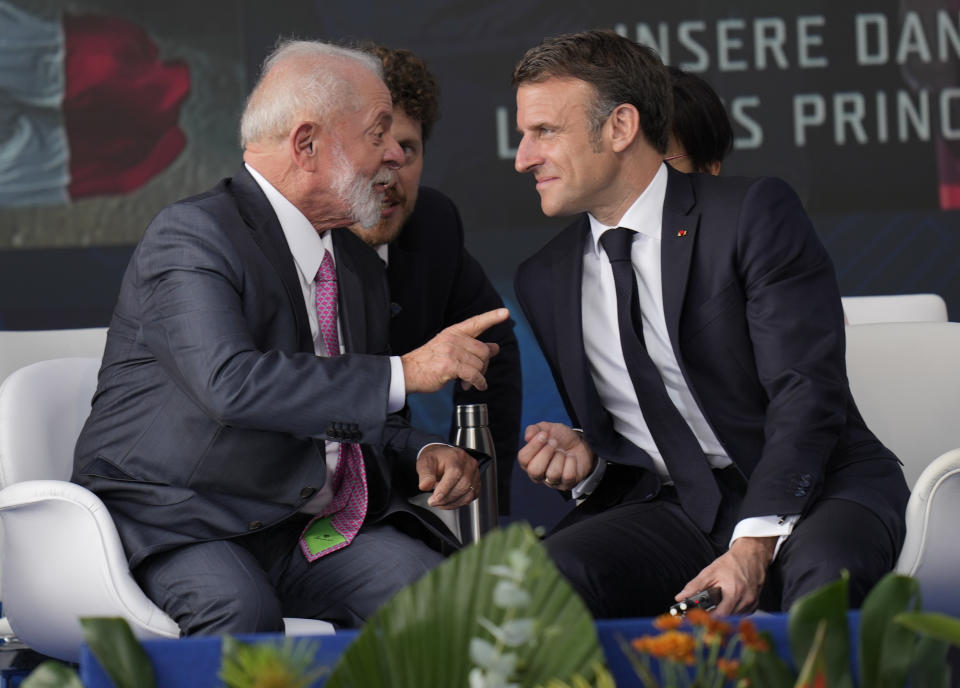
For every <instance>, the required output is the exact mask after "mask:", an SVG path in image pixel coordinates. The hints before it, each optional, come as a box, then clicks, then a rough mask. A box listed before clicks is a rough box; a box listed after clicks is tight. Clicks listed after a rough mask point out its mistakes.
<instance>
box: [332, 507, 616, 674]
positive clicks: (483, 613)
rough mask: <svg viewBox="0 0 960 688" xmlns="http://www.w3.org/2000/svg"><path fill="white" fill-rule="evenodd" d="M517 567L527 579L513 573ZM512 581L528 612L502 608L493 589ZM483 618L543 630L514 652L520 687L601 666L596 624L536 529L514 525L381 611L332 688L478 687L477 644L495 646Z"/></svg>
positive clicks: (348, 655) (345, 656) (345, 658)
mask: <svg viewBox="0 0 960 688" xmlns="http://www.w3.org/2000/svg"><path fill="white" fill-rule="evenodd" d="M500 567H505V568H507V569H509V570H510V571H511V575H510V576H509V577H501V576H502V574H503V573H505V571H504V570H503V569H501V568H500ZM518 571H525V573H524V575H523V576H516V577H515V574H516V572H518ZM511 579H512V580H518V581H519V582H520V587H521V588H522V589H523V590H525V591H526V592H527V594H528V596H529V603H528V604H527V605H525V606H523V608H522V609H517V608H515V607H512V606H508V607H500V606H498V605H497V604H496V603H495V600H494V590H495V588H496V587H497V585H498V584H499V583H501V582H502V581H504V580H511ZM516 606H519V605H516ZM481 618H484V619H488V620H489V622H490V623H491V624H493V625H494V626H497V627H504V625H505V624H506V623H507V622H509V621H514V620H517V619H518V618H524V619H533V620H534V622H535V626H534V627H535V628H536V629H537V632H536V633H535V634H533V635H532V636H531V638H530V640H531V642H529V643H526V644H523V645H522V646H520V647H516V648H509V651H510V653H515V654H516V655H517V664H518V666H519V667H520V671H519V672H518V674H517V675H516V676H510V677H507V680H508V681H509V682H516V683H518V684H519V685H520V686H522V687H523V688H532V687H533V686H537V685H545V684H546V683H547V682H548V681H549V680H550V679H553V678H558V679H560V680H563V681H569V680H571V677H572V676H573V675H575V674H577V673H579V674H581V675H583V676H593V675H595V671H594V670H593V666H594V664H596V663H602V662H603V652H602V651H601V649H600V645H599V642H598V641H597V634H596V627H595V625H594V622H593V618H592V617H591V616H590V613H589V612H588V611H587V608H586V607H585V606H584V604H583V601H582V600H581V599H580V598H579V597H578V596H577V595H576V593H574V591H573V590H572V588H570V585H569V583H567V581H566V580H565V579H564V578H563V576H562V575H561V574H560V572H559V571H558V570H557V569H556V567H555V566H554V565H553V563H552V562H551V561H550V559H549V557H548V556H547V554H546V551H545V549H544V548H543V545H542V544H541V543H540V542H539V540H538V539H537V537H536V535H535V534H534V532H533V531H532V530H531V529H530V527H529V526H528V525H527V524H525V523H514V524H511V525H510V526H509V527H507V528H505V529H503V530H494V531H492V532H490V533H489V534H487V535H486V536H484V537H483V538H481V539H480V541H479V542H477V543H476V544H474V545H471V546H470V547H466V548H464V549H463V550H461V551H460V552H457V553H456V554H454V555H453V556H452V557H450V558H449V559H448V560H447V561H445V562H443V563H442V564H441V565H440V566H438V567H437V568H435V569H434V570H432V571H430V572H429V573H427V574H426V575H425V576H423V577H422V578H421V579H420V580H418V581H416V582H415V583H413V584H412V585H410V586H408V587H406V588H404V589H403V590H401V591H400V592H398V593H397V594H396V595H395V596H394V597H393V599H391V600H390V601H388V602H387V603H386V604H385V605H383V606H382V607H381V608H380V609H379V610H378V611H377V612H376V613H375V614H374V615H373V616H372V617H371V618H370V619H369V620H368V621H367V622H366V624H365V625H364V626H363V628H362V629H361V631H360V633H359V634H358V636H357V638H356V639H355V640H354V641H353V642H352V643H351V644H350V646H349V647H348V648H347V649H346V651H345V652H344V653H343V655H342V656H341V658H340V662H339V663H338V664H337V666H336V667H335V668H334V671H333V674H332V675H331V677H330V679H329V680H328V682H327V684H326V686H327V688H351V687H352V688H377V687H379V686H384V687H387V686H416V688H450V687H451V686H468V685H473V684H472V683H471V681H473V682H476V681H478V680H479V679H480V677H481V674H480V673H478V672H473V674H472V675H471V670H472V669H475V668H476V667H475V665H474V663H473V662H471V659H470V649H471V644H472V643H473V639H479V640H483V641H484V642H485V643H487V644H488V645H491V646H494V647H495V646H496V643H497V641H496V639H495V638H494V637H493V636H492V635H491V634H490V633H489V632H488V631H487V630H486V629H485V628H484V627H483V626H482V625H481V623H480V619H481ZM554 628H556V629H562V631H563V632H562V633H555V634H553V635H551V636H550V637H549V638H547V637H546V636H547V633H548V629H554ZM534 641H536V642H534ZM506 649H507V648H506V647H502V648H501V650H500V652H501V653H502V652H504V651H506Z"/></svg>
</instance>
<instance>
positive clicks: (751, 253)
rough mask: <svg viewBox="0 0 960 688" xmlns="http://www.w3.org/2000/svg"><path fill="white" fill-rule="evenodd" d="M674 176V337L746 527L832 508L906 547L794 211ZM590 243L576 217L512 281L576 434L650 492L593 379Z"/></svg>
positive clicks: (830, 290)
mask: <svg viewBox="0 0 960 688" xmlns="http://www.w3.org/2000/svg"><path fill="white" fill-rule="evenodd" d="M667 169H668V170H669V181H668V185H667V192H666V199H665V203H664V210H663V233H662V250H661V264H662V287H663V304H664V315H665V316H666V324H667V330H668V332H669V335H670V341H671V344H672V346H673V351H674V354H675V355H676V358H677V362H678V363H679V365H680V369H681V371H682V373H683V376H684V379H685V380H686V382H687V384H688V385H689V387H690V390H691V392H692V393H693V396H694V398H695V399H696V402H697V404H698V406H699V407H700V410H701V411H702V412H703V414H704V416H705V417H706V419H707V422H708V423H709V424H710V426H711V427H712V428H713V430H714V432H715V433H716V435H717V438H718V439H719V441H720V442H721V444H722V445H723V447H724V448H725V449H726V451H727V453H728V454H729V456H730V458H731V459H732V460H733V462H734V463H735V464H736V466H737V467H738V468H739V470H740V471H741V472H742V474H743V475H744V476H745V477H746V478H747V479H748V488H747V492H746V495H745V497H744V500H743V503H742V505H741V510H740V517H741V518H747V517H751V516H765V515H773V514H803V513H805V512H806V511H807V510H808V509H809V508H810V506H811V505H812V504H813V503H814V502H815V501H816V500H818V499H821V498H825V497H837V498H843V499H849V500H852V501H854V502H857V503H860V504H862V505H864V506H866V507H868V508H869V509H871V510H872V511H873V512H874V513H876V514H877V515H878V516H880V518H881V519H882V520H883V522H884V523H885V524H886V526H887V527H888V529H889V530H890V533H891V535H892V537H894V538H895V539H896V541H901V540H902V537H903V514H904V510H905V508H906V501H907V498H908V494H909V492H908V489H907V487H906V483H905V482H904V479H903V475H902V472H901V471H900V468H899V464H898V462H897V459H896V457H894V456H893V454H892V453H891V452H890V451H889V450H887V449H886V448H885V447H884V446H883V445H882V444H881V443H880V442H879V441H878V440H877V438H876V437H875V436H874V435H873V434H872V433H871V432H870V431H869V430H868V429H867V427H866V425H865V424H864V422H863V418H862V417H861V416H860V413H859V411H858V410H857V407H856V405H855V404H854V401H853V398H852V397H851V394H850V388H849V385H848V382H847V378H846V366H845V360H844V347H845V344H844V329H843V327H844V326H843V312H842V309H841V305H840V295H839V290H838V287H837V284H836V278H835V275H834V269H833V264H832V262H831V260H830V258H829V256H828V255H827V252H826V250H825V249H824V248H823V246H822V244H821V243H820V241H819V240H818V238H817V236H816V233H815V231H814V228H813V226H812V224H811V222H810V220H809V218H808V217H807V215H806V213H805V212H804V210H803V208H802V206H801V203H800V200H799V198H797V196H796V194H795V193H794V192H793V190H792V189H791V188H790V187H789V186H788V185H787V184H785V183H784V182H783V181H781V180H778V179H772V178H764V179H756V180H755V179H746V178H734V177H713V176H710V175H701V174H694V175H685V174H682V173H679V172H676V171H675V170H673V169H672V168H670V167H668V168H667ZM589 236H590V226H589V222H588V220H587V218H586V216H585V215H584V216H582V217H580V218H579V219H577V220H576V221H575V222H574V223H573V224H571V225H570V226H568V227H567V228H566V229H565V230H564V231H563V232H561V233H560V234H559V235H558V236H557V237H555V238H554V239H553V240H552V241H551V242H550V243H548V244H547V245H546V246H545V247H544V248H543V249H541V250H540V251H539V252H538V253H537V254H535V255H534V256H533V257H531V258H530V259H528V260H527V261H526V262H525V263H523V264H522V265H521V266H520V268H519V269H518V272H517V276H516V291H517V296H518V298H519V300H520V303H521V306H522V308H523V310H524V312H525V314H526V315H527V318H528V319H529V321H530V324H531V327H532V328H533V331H534V333H535V335H536V337H537V340H538V342H539V344H540V346H541V348H542V349H543V353H544V355H545V357H546V359H547V362H548V363H549V365H550V367H551V370H552V372H553V375H554V378H555V379H556V382H557V386H558V388H559V390H560V394H561V396H562V398H563V401H564V404H565V405H566V409H567V412H568V413H569V415H570V418H571V419H572V421H573V422H574V423H575V424H577V425H579V426H580V427H582V428H583V430H584V433H585V436H586V440H587V442H588V443H589V445H590V446H591V447H592V448H593V449H594V451H595V452H596V453H597V454H598V455H599V456H601V457H603V458H605V459H608V460H610V461H613V462H615V463H623V464H629V465H634V466H638V467H640V468H643V469H646V471H645V472H644V477H643V478H642V479H643V480H646V481H647V483H648V485H649V488H650V492H651V493H656V491H657V490H658V488H659V481H658V480H657V478H656V476H655V474H654V471H653V465H652V463H651V460H650V457H649V456H648V455H647V454H646V453H645V452H644V451H642V450H641V449H639V448H638V447H636V446H635V445H634V444H632V443H631V442H629V441H628V440H626V439H625V438H623V437H622V436H621V435H619V434H618V433H616V432H615V431H614V429H613V425H612V421H611V418H610V415H609V413H608V412H607V411H606V410H605V409H604V408H603V407H602V405H601V404H600V399H599V396H598V394H597V390H596V387H595V386H594V383H593V380H592V378H591V375H590V371H589V369H588V363H587V359H586V354H585V353H584V347H583V328H582V325H581V307H580V294H581V287H582V284H581V281H582V275H583V252H584V249H585V247H586V243H585V242H586V241H587V240H588V238H589ZM612 336H616V333H614V334H613V335H612Z"/></svg>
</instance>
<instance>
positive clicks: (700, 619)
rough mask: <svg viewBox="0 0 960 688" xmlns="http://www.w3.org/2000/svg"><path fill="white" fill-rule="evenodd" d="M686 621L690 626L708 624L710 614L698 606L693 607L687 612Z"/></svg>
mask: <svg viewBox="0 0 960 688" xmlns="http://www.w3.org/2000/svg"><path fill="white" fill-rule="evenodd" d="M687 623H689V624H690V625H691V626H704V627H706V626H709V625H710V614H708V613H707V612H705V611H703V610H702V609H700V608H699V607H694V608H693V609H691V610H690V611H688V612H687Z"/></svg>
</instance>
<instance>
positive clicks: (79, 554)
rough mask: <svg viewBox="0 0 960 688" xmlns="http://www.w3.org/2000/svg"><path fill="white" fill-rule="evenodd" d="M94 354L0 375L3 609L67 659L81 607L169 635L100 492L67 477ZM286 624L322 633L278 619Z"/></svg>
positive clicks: (73, 657)
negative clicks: (132, 568) (129, 561)
mask: <svg viewBox="0 0 960 688" xmlns="http://www.w3.org/2000/svg"><path fill="white" fill-rule="evenodd" d="M99 366H100V359H99V358H60V359H52V360H46V361H41V362H39V363H34V364H33V365H30V366H27V367H26V368H22V369H20V370H18V371H16V372H15V373H13V374H12V375H10V376H9V377H8V378H7V379H6V380H5V381H4V382H3V384H2V385H0V488H3V489H2V490H0V521H2V523H3V528H4V531H5V533H6V537H5V539H4V543H3V552H2V559H3V561H4V562H5V566H4V569H5V570H4V577H3V581H2V586H3V587H2V599H3V606H4V612H5V613H6V618H7V620H8V621H9V624H10V626H11V627H12V629H13V632H14V633H15V634H16V636H17V637H18V638H20V640H22V641H23V642H24V643H26V644H27V645H28V646H29V647H31V648H33V649H34V650H36V651H37V652H40V653H41V654H45V655H49V656H52V657H57V658H59V659H64V660H67V661H77V659H78V657H79V650H80V644H81V642H82V632H81V628H80V624H79V622H78V619H79V618H80V617H84V616H121V617H124V618H126V619H127V621H128V622H129V623H130V625H131V627H132V629H133V632H134V635H136V636H137V637H138V638H141V639H147V638H176V637H178V636H179V635H180V632H179V628H178V627H177V625H176V623H175V622H174V621H173V620H172V619H171V618H170V617H168V616H167V615H166V614H164V613H163V612H162V611H161V610H160V609H159V608H158V607H157V606H156V605H154V604H153V602H151V601H150V600H149V599H148V598H147V597H146V595H144V593H143V592H142V591H141V590H140V588H139V586H138V585H137V583H136V581H135V580H134V578H133V576H132V575H131V574H130V570H129V568H128V566H127V560H126V557H125V555H124V552H123V548H122V545H121V544H120V539H119V536H118V535H117V530H116V527H115V526H114V524H113V520H112V519H111V518H110V515H109V513H108V512H107V510H106V507H105V506H104V505H103V502H101V501H100V499H99V498H98V497H97V496H96V495H94V494H93V493H92V492H90V491H89V490H86V489H85V488H83V487H81V486H79V485H75V484H73V483H70V482H68V481H69V478H70V473H71V469H72V466H73V448H74V444H75V443H76V439H77V436H78V435H79V433H80V428H81V427H82V425H83V422H84V420H85V419H86V417H87V415H88V414H89V412H90V402H91V399H92V397H93V392H94V390H95V388H96V380H97V370H98V369H99ZM285 622H286V630H287V633H288V634H324V633H332V632H333V627H332V626H331V625H330V624H329V623H327V622H324V621H317V620H313V619H285Z"/></svg>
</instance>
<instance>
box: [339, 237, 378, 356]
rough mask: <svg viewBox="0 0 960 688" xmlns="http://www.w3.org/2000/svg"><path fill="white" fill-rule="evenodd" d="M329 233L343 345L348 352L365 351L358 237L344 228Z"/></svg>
mask: <svg viewBox="0 0 960 688" xmlns="http://www.w3.org/2000/svg"><path fill="white" fill-rule="evenodd" d="M330 236H331V238H332V239H333V250H334V254H335V256H336V260H337V286H338V293H339V309H340V329H341V334H342V336H343V346H344V349H345V351H347V352H364V351H366V350H367V346H366V344H367V317H366V314H367V305H366V297H365V296H364V292H365V290H364V288H363V280H362V278H361V276H360V266H359V263H358V261H357V258H358V256H357V253H356V250H357V246H356V242H360V239H358V238H356V237H355V236H354V235H353V234H352V233H351V232H350V230H349V229H346V228H341V229H334V230H331V232H330ZM360 248H361V250H363V251H369V250H370V249H369V248H367V246H366V245H364V244H362V243H361V246H360Z"/></svg>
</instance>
